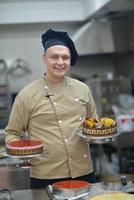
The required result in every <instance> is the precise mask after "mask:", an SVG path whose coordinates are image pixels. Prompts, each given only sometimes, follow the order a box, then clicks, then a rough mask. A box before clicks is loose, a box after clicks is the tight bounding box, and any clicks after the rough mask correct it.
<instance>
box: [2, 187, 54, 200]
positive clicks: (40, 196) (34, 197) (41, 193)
mask: <svg viewBox="0 0 134 200" xmlns="http://www.w3.org/2000/svg"><path fill="white" fill-rule="evenodd" d="M11 196H12V200H50V198H49V196H48V194H47V192H46V191H45V189H41V190H30V189H28V190H15V191H12V195H11ZM11 196H10V195H9V193H8V191H4V192H2V191H1V192H0V200H1V199H7V200H11Z"/></svg>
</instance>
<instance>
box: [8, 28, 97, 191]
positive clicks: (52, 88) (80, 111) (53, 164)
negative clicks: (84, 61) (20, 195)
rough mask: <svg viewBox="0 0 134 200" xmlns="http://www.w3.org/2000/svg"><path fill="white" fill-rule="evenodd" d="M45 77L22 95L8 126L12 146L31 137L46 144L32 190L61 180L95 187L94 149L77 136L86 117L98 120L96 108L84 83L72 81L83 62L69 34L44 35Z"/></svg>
mask: <svg viewBox="0 0 134 200" xmlns="http://www.w3.org/2000/svg"><path fill="white" fill-rule="evenodd" d="M42 43H43V47H44V54H43V59H44V63H45V65H46V73H45V74H44V76H43V77H42V78H40V79H38V80H36V81H34V82H32V83H31V84H29V85H28V86H26V87H25V88H24V89H23V90H21V92H20V93H19V94H18V95H17V97H16V99H15V102H14V105H13V107H12V111H11V115H10V119H9V123H8V125H7V127H6V130H5V131H6V141H7V142H8V141H11V140H14V139H18V138H20V136H22V135H25V134H26V133H27V134H28V135H29V137H30V138H31V139H39V140H41V141H43V143H44V151H47V152H48V155H41V156H39V157H35V158H34V157H33V158H32V159H31V164H32V167H31V175H30V176H31V188H42V187H45V186H47V185H49V184H53V183H54V182H56V181H61V180H69V179H80V180H85V181H89V182H95V176H94V173H93V165H92V159H91V155H90V150H89V145H88V144H87V143H86V142H85V141H83V140H82V138H80V136H78V135H77V132H78V130H81V128H82V124H83V121H84V120H85V119H86V117H91V118H96V117H97V114H96V106H95V103H94V100H93V97H92V95H91V92H90V89H89V88H88V86H87V85H85V84H84V83H82V82H80V81H78V80H76V79H72V78H69V77H68V76H66V74H67V72H68V71H69V69H70V65H74V64H75V63H76V61H77V57H78V54H77V51H76V49H75V46H74V43H73V41H72V40H71V38H70V37H69V35H68V34H67V32H59V31H54V30H52V29H49V30H48V31H47V32H46V33H44V34H43V35H42Z"/></svg>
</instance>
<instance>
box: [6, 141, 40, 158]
mask: <svg viewBox="0 0 134 200" xmlns="http://www.w3.org/2000/svg"><path fill="white" fill-rule="evenodd" d="M6 148H7V154H8V155H15V156H28V155H36V154H41V153H43V143H42V142H41V141H38V140H17V141H11V142H8V143H7V145H6Z"/></svg>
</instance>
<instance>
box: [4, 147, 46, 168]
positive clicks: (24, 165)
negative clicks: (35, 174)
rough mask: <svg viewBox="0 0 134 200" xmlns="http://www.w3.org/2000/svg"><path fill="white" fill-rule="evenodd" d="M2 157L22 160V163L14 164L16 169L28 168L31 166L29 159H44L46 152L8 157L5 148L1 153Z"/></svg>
mask: <svg viewBox="0 0 134 200" xmlns="http://www.w3.org/2000/svg"><path fill="white" fill-rule="evenodd" d="M1 153H2V154H3V155H4V156H6V157H12V158H18V159H20V160H22V161H23V162H22V163H18V164H16V166H17V167H22V168H29V167H31V166H32V164H31V162H30V159H31V158H34V157H42V156H43V157H44V156H46V155H47V154H48V152H46V151H44V152H43V153H41V154H33V155H10V154H8V153H7V151H6V148H5V149H4V150H3V151H2V152H1Z"/></svg>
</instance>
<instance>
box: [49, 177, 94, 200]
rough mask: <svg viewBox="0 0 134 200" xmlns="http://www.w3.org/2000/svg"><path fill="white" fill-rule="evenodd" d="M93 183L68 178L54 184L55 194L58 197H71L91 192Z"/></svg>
mask: <svg viewBox="0 0 134 200" xmlns="http://www.w3.org/2000/svg"><path fill="white" fill-rule="evenodd" d="M91 185H92V184H90V183H88V182H87V181H82V180H66V181H59V182H55V183H54V184H52V188H53V194H54V195H57V199H60V198H62V199H69V198H72V197H76V196H77V195H80V194H84V193H87V192H89V190H90V186H91Z"/></svg>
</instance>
